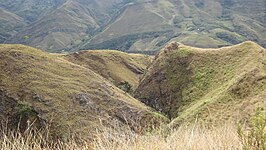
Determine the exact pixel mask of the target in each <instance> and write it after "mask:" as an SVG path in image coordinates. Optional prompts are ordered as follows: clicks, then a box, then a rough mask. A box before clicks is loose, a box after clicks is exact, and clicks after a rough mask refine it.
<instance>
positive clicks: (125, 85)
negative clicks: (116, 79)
mask: <svg viewBox="0 0 266 150" xmlns="http://www.w3.org/2000/svg"><path fill="white" fill-rule="evenodd" d="M118 88H120V89H121V90H123V91H125V92H127V93H130V92H132V85H131V84H129V83H128V82H127V81H124V82H121V83H119V85H118Z"/></svg>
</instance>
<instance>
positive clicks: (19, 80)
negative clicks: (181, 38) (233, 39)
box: [0, 41, 266, 150]
mask: <svg viewBox="0 0 266 150" xmlns="http://www.w3.org/2000/svg"><path fill="white" fill-rule="evenodd" d="M265 54H266V51H265V49H264V48H263V47H261V46H259V45H258V44H256V43H254V42H251V41H247V42H243V43H241V44H238V45H234V46H228V47H223V48H217V49H203V48H195V47H191V46H186V45H183V44H180V43H177V42H171V43H169V44H167V46H166V47H164V48H163V49H162V50H160V51H159V52H158V54H157V55H156V56H155V57H151V56H145V55H141V54H127V53H123V52H119V51H110V50H93V51H80V52H75V53H69V54H54V53H53V54H52V53H48V52H44V51H41V50H39V49H35V48H31V47H28V46H23V45H9V44H2V45H0V68H1V70H0V100H1V102H0V120H1V124H2V126H1V127H0V130H1V135H3V136H0V149H18V148H20V149H43V148H47V149H58V148H60V149H102V150H105V149H129V150H131V149H132V150H134V149H147V150H148V149H167V150H168V149H169V150H172V149H243V148H245V147H246V148H247V149H250V148H251V147H259V146H260V147H262V146H264V147H265V146H266V144H265V142H263V141H265V140H264V139H265V138H266V136H265V135H266V134H265V132H264V131H265V127H266V116H265V108H266V102H265V100H266V55H265ZM121 83H126V85H131V86H132V87H131V90H130V91H123V90H121V89H123V88H121ZM257 108H260V111H258V110H259V109H257ZM254 114H256V115H255V116H256V117H252V116H253V115H254ZM250 118H251V119H250ZM239 123H240V124H239ZM238 124H239V127H237V125H238ZM47 127H48V129H47ZM32 128H37V129H41V131H38V130H31V129H32ZM242 128H243V129H242ZM12 129H13V130H12ZM44 131H45V132H44ZM47 131H49V132H47ZM248 139H249V140H248ZM259 140H261V141H262V142H259V143H260V144H256V142H257V143H258V141H259ZM250 143H251V144H250ZM254 143H255V144H254ZM258 145H259V146H258Z"/></svg>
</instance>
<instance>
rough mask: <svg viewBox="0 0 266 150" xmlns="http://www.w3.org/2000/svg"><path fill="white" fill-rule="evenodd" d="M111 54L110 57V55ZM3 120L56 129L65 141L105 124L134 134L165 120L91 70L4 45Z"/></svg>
mask: <svg viewBox="0 0 266 150" xmlns="http://www.w3.org/2000/svg"><path fill="white" fill-rule="evenodd" d="M106 55H108V54H106ZM0 60H1V61H0V68H1V70H0V93H1V94H0V99H1V103H0V110H1V111H0V116H1V118H2V119H1V121H5V120H4V119H3V118H5V119H6V118H7V117H8V118H9V123H10V125H13V126H17V125H18V123H19V124H20V127H21V129H26V127H27V123H33V122H34V124H36V126H39V127H43V126H47V125H51V126H52V131H51V133H52V134H55V135H56V136H59V137H61V138H65V137H68V136H69V135H70V134H73V133H77V134H81V136H90V135H92V134H93V133H95V131H96V130H95V129H96V128H99V129H100V128H101V127H102V126H105V125H108V126H115V125H127V124H128V125H129V126H130V127H131V128H132V129H134V130H135V131H139V132H140V131H141V130H144V129H145V127H149V126H150V125H152V126H154V125H159V124H160V122H161V121H163V120H164V121H165V120H167V119H165V118H164V117H163V116H161V115H159V114H158V113H156V112H154V111H153V109H151V108H150V107H147V106H145V105H144V104H143V103H141V102H139V101H138V100H136V99H134V98H133V97H131V96H130V95H128V94H126V93H125V92H123V91H122V90H120V89H118V88H117V87H115V86H114V84H112V83H111V82H109V81H108V80H106V79H105V78H103V77H102V76H100V75H99V74H97V73H95V72H94V71H92V70H90V69H89V68H88V67H84V66H81V65H78V64H75V63H73V62H70V61H67V60H66V59H65V58H64V57H63V56H62V55H57V54H49V53H46V52H42V51H41V50H38V49H34V48H30V47H27V46H23V45H0Z"/></svg>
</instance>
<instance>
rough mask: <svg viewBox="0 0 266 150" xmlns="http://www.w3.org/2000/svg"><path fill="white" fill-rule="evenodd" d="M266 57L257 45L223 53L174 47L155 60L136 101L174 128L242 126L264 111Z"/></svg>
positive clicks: (180, 46) (172, 45)
mask: <svg viewBox="0 0 266 150" xmlns="http://www.w3.org/2000/svg"><path fill="white" fill-rule="evenodd" d="M265 54H266V51H265V49H264V48H262V47H260V46H259V45H257V44H255V43H253V42H244V43H241V44H239V45H235V46H231V47H224V48H220V49H200V48H194V47H189V46H184V45H179V44H177V43H175V42H172V43H170V44H169V45H168V46H167V47H165V48H164V49H162V50H161V51H160V53H159V54H158V55H157V56H156V59H155V61H154V62H153V64H152V65H151V67H150V68H149V69H148V72H147V73H146V74H145V76H144V78H143V80H142V81H141V83H140V85H139V87H138V88H137V90H136V92H135V96H136V97H137V98H139V99H140V100H141V101H142V102H144V103H146V104H147V105H149V106H151V107H153V108H155V109H156V110H158V111H161V112H163V113H164V114H166V115H168V117H169V118H171V119H173V122H174V123H178V122H180V121H184V120H187V121H191V120H194V119H195V118H198V119H203V120H204V123H208V122H210V123H214V124H215V123H217V124H218V123H221V122H223V121H225V120H239V119H242V118H245V117H247V116H248V115H250V114H251V113H252V112H254V110H255V109H256V107H264V108H265V107H266V103H265V91H266V84H265V82H266V64H265V62H266V55H265Z"/></svg>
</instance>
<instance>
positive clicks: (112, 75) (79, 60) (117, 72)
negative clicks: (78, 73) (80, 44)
mask: <svg viewBox="0 0 266 150" xmlns="http://www.w3.org/2000/svg"><path fill="white" fill-rule="evenodd" d="M64 57H65V59H67V60H68V61H70V62H73V63H75V64H79V65H81V66H83V67H86V68H89V69H91V70H93V71H94V72H96V73H98V74H100V75H101V76H103V77H104V78H106V79H108V80H109V81H111V82H113V83H114V84H115V85H117V86H119V85H120V84H121V83H123V82H128V83H129V84H130V85H131V86H133V89H134V88H136V86H138V84H139V81H140V78H141V76H142V75H143V74H144V73H145V71H146V69H147V67H148V66H149V65H150V64H151V62H152V58H151V57H150V56H145V55H140V54H127V53H124V52H119V51H112V50H89V51H80V52H75V53H72V54H68V55H65V56H64Z"/></svg>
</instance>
